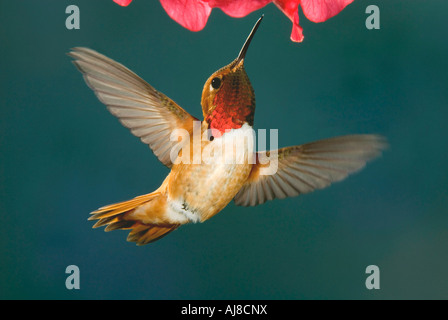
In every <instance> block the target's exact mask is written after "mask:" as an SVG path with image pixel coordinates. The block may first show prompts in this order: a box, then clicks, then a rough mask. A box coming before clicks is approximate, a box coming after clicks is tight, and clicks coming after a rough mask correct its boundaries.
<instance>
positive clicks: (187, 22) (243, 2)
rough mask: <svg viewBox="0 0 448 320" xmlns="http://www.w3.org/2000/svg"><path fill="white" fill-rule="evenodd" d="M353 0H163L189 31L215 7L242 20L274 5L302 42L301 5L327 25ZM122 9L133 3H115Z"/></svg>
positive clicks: (119, 0)
mask: <svg viewBox="0 0 448 320" xmlns="http://www.w3.org/2000/svg"><path fill="white" fill-rule="evenodd" d="M353 1H354V0H160V3H161V4H162V7H163V8H164V9H165V11H166V12H167V13H168V15H169V16H170V17H171V18H172V19H173V20H175V21H176V22H178V23H179V24H180V25H181V26H183V27H185V28H187V29H188V30H190V31H200V30H202V29H203V28H204V27H205V25H206V23H207V19H208V17H209V16H210V13H211V11H212V9H213V8H219V9H221V10H222V11H223V12H224V13H226V14H227V15H229V16H231V17H234V18H241V17H244V16H246V15H248V14H249V13H251V12H253V11H255V10H258V9H261V8H262V7H264V6H265V5H267V4H268V3H271V2H273V3H274V4H275V5H276V6H277V7H278V8H279V9H280V10H281V11H282V12H283V13H284V14H285V15H286V16H287V17H288V18H289V19H290V20H291V22H292V24H293V27H292V32H291V40H292V41H295V42H302V41H303V38H304V37H303V32H302V30H303V29H302V27H301V26H300V25H299V6H300V7H301V8H302V11H303V13H304V14H305V16H306V17H307V18H308V19H309V20H311V21H313V22H324V21H326V20H328V19H330V18H331V17H334V16H335V15H337V14H338V13H339V12H341V11H342V10H343V9H344V8H345V7H346V6H347V5H349V4H350V3H352V2H353ZM114 2H116V3H118V4H119V5H121V6H127V5H129V4H130V3H131V2H132V0H114Z"/></svg>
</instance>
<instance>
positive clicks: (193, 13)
mask: <svg viewBox="0 0 448 320" xmlns="http://www.w3.org/2000/svg"><path fill="white" fill-rule="evenodd" d="M160 3H161V4H162V7H163V8H164V9H165V11H166V13H168V15H169V16H170V17H171V19H173V20H174V21H176V22H177V23H179V24H180V25H181V26H182V27H184V28H187V29H188V30H190V31H199V30H202V29H203V28H204V27H205V25H206V23H207V19H208V16H209V15H210V12H211V11H212V8H211V7H210V6H209V5H208V3H207V2H205V1H200V0H160Z"/></svg>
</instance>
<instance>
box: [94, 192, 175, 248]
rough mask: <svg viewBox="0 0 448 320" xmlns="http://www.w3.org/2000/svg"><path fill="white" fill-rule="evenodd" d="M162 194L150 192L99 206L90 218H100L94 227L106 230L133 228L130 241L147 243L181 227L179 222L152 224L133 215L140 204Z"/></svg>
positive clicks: (138, 243)
mask: <svg viewBox="0 0 448 320" xmlns="http://www.w3.org/2000/svg"><path fill="white" fill-rule="evenodd" d="M158 196H160V192H153V193H148V194H145V195H142V196H138V197H136V198H134V199H131V200H128V201H123V202H119V203H114V204H111V205H107V206H104V207H101V208H99V209H98V210H96V211H93V212H92V213H91V216H90V217H89V220H98V221H97V222H96V223H95V224H94V226H93V228H98V227H102V226H106V228H105V229H104V231H112V230H118V229H123V230H129V229H130V230H131V231H130V233H129V236H128V238H127V240H128V241H132V242H136V243H137V245H145V244H148V243H150V242H154V241H156V240H158V239H160V238H162V237H164V236H165V235H167V234H168V233H170V232H171V231H174V230H175V229H177V228H178V227H179V224H160V223H157V224H151V223H144V222H142V221H140V220H139V219H136V218H134V217H133V216H132V213H133V212H134V211H135V209H137V208H138V207H139V206H141V205H143V204H145V203H147V202H149V201H152V200H154V199H155V198H156V197H158Z"/></svg>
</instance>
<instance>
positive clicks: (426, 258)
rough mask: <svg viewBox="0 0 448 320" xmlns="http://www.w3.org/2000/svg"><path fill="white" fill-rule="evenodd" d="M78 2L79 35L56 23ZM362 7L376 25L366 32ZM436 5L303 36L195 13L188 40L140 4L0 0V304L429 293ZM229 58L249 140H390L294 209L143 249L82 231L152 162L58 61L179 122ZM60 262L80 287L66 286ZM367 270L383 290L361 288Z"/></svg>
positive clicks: (442, 245) (442, 68)
mask: <svg viewBox="0 0 448 320" xmlns="http://www.w3.org/2000/svg"><path fill="white" fill-rule="evenodd" d="M70 4H76V5H78V6H79V8H80V11H81V29H80V30H67V29H66V28H65V19H66V17H67V16H68V15H67V14H65V8H66V7H67V6H68V5H70ZM369 4H375V5H378V6H379V8H380V10H381V29H380V30H367V29H366V27H365V19H366V18H367V14H366V13H365V8H366V7H367V6H368V5H369ZM447 12H448V4H447V2H446V1H441V0H440V1H436V0H433V1H427V2H426V3H423V2H422V1H404V0H388V1H380V0H376V1H364V0H356V1H355V2H354V3H353V4H351V5H350V6H348V7H347V8H346V9H345V10H344V11H343V12H342V13H341V14H339V15H338V16H336V17H335V18H332V19H330V20H329V21H327V22H325V23H319V24H316V23H312V22H310V21H308V20H307V19H306V18H305V17H304V15H303V12H300V13H299V14H300V19H301V21H300V23H301V25H302V27H303V28H304V34H305V41H304V42H303V43H300V44H297V43H293V42H291V41H290V40H289V35H290V31H291V22H290V21H289V20H288V19H287V18H286V16H284V15H283V14H282V13H281V12H280V10H278V9H277V8H276V7H275V6H274V5H272V4H270V5H268V6H266V7H265V8H263V9H261V10H259V11H256V12H254V13H252V14H250V15H249V16H247V17H245V18H241V19H234V18H230V17H229V16H226V15H225V14H223V13H222V11H220V10H219V9H215V10H213V12H212V14H211V16H210V18H209V21H208V23H207V26H206V27H205V29H204V30H202V31H200V32H197V33H194V32H190V31H188V30H187V29H184V28H182V27H181V26H180V25H178V24H177V23H176V22H175V21H173V20H171V19H170V18H169V17H168V16H167V14H166V13H165V11H164V10H163V9H162V7H161V5H160V3H159V2H158V1H142V0H134V1H133V3H132V4H131V5H130V6H129V7H127V8H122V7H119V6H118V5H116V4H115V3H113V2H112V0H110V1H87V0H86V1H30V0H28V1H1V2H0V58H1V59H0V298H2V299H447V298H448V273H447V270H448V250H447V244H448V212H447V211H448V210H447V206H448V197H447V191H448V188H447V185H448V170H447V160H448V157H447V155H448V148H447V146H448V144H447V137H448V135H447V129H446V121H447V119H448V109H447V107H448V104H447V102H448V93H447V87H448V72H447V71H448V60H447V56H448V42H447V39H448V28H447V23H446V15H447ZM262 13H264V14H265V18H264V20H263V23H262V24H261V26H260V29H259V30H258V33H257V35H256V36H255V38H254V40H253V42H252V45H251V48H250V50H249V52H248V55H247V59H246V70H247V73H248V75H249V77H250V79H251V82H252V85H253V87H254V89H255V92H256V97H257V111H256V116H255V127H256V129H271V128H272V129H279V145H280V146H287V145H295V144H302V143H305V142H310V141H314V140H317V139H322V138H327V137H332V136H337V135H343V134H351V133H379V134H382V135H384V136H386V137H387V138H388V140H389V143H390V148H389V149H388V150H387V151H386V152H385V153H384V155H383V156H382V157H381V158H380V159H378V160H376V161H374V162H372V163H370V164H369V165H368V166H367V167H366V168H365V169H364V170H363V171H362V172H360V173H358V174H356V175H353V176H351V177H350V178H348V179H347V180H345V181H344V182H341V183H337V184H334V185H333V186H332V187H330V188H328V189H325V190H321V191H316V192H314V193H311V194H307V195H303V196H299V197H296V198H291V199H285V200H275V201H271V202H269V203H266V204H264V205H262V206H257V207H251V208H243V207H237V206H235V205H234V204H233V203H231V204H229V206H228V207H227V208H226V209H225V210H224V211H223V212H221V213H220V214H218V215H217V216H215V217H213V218H212V219H211V220H209V221H206V222H205V223H203V224H196V225H187V226H184V227H182V228H180V229H178V230H177V231H175V232H173V233H171V234H170V235H169V236H167V237H166V238H164V239H162V240H160V241H158V242H155V243H153V244H150V245H147V246H144V247H137V246H135V244H134V243H129V242H126V241H125V239H126V235H127V232H126V231H114V232H110V233H104V232H103V230H102V229H95V230H93V229H92V228H91V227H92V225H93V223H92V222H91V221H87V217H88V214H89V212H91V211H92V210H94V209H96V208H98V207H100V206H102V205H105V204H110V203H113V202H117V201H122V200H127V199H129V198H132V197H134V196H137V195H140V194H144V193H148V192H150V191H153V190H154V189H156V188H157V187H158V186H159V185H160V184H161V182H162V181H163V179H164V177H165V176H166V175H167V174H168V172H169V171H168V169H167V168H165V167H164V166H163V165H162V164H161V163H159V162H158V160H157V159H156V157H155V156H154V155H153V154H152V152H151V151H150V150H149V148H148V147H147V146H146V145H144V144H142V143H141V142H140V140H139V139H137V138H135V137H134V136H133V135H132V134H130V133H129V132H128V130H127V129H126V128H124V127H122V126H121V125H120V123H119V122H118V121H117V120H116V119H115V118H114V117H113V116H112V115H110V114H109V113H108V111H107V110H106V108H105V107H104V106H103V105H102V104H101V103H100V102H99V101H98V100H97V99H96V97H95V96H94V94H93V93H92V92H91V90H90V89H89V88H88V87H87V86H86V84H85V83H84V81H83V79H82V76H81V74H80V73H79V72H78V71H77V70H76V69H75V67H74V66H73V65H72V63H71V62H70V60H71V59H70V58H69V57H68V56H66V53H67V52H68V51H69V49H70V48H71V47H75V46H87V47H90V48H93V49H95V50H97V51H99V52H101V53H104V54H106V55H107V56H109V57H111V58H113V59H115V60H117V61H119V62H121V63H123V64H124V65H126V66H127V67H129V68H130V69H131V70H133V71H135V72H136V73H137V74H139V75H140V76H141V77H143V78H144V79H145V80H146V81H148V82H149V83H151V84H152V85H153V86H154V87H155V88H157V89H158V90H160V91H162V92H164V93H165V94H167V95H168V96H169V97H171V98H172V99H174V100H175V101H176V102H178V103H179V104H180V105H181V106H182V107H184V108H185V109H186V110H188V111H189V112H191V113H192V114H193V115H194V116H197V117H200V116H201V109H200V97H201V92H202V86H203V83H204V82H205V80H206V79H207V78H208V76H209V75H210V74H211V73H212V72H214V71H215V70H217V69H218V68H220V67H222V66H224V65H226V64H227V63H229V62H230V61H232V60H233V59H234V58H235V57H236V55H237V54H238V52H239V50H240V48H241V46H242V44H243V42H244V40H245V38H246V36H247V34H248V33H249V31H250V29H251V28H252V26H253V24H254V23H255V21H256V20H257V18H258V17H259V16H260V15H261V14H262ZM71 264H74V265H77V266H78V267H79V268H80V272H81V278H80V280H81V289H80V290H67V289H66V287H65V280H66V277H67V276H68V275H67V274H66V273H65V268H66V267H67V266H68V265H71ZM372 264H373V265H377V266H378V267H379V268H380V271H381V282H380V284H381V289H380V290H367V289H366V287H365V279H366V277H367V275H366V274H365V269H366V267H367V266H368V265H372Z"/></svg>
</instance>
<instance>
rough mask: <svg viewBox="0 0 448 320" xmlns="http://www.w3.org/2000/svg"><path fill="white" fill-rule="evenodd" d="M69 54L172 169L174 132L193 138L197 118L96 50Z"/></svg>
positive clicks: (113, 108) (105, 99)
mask: <svg viewBox="0 0 448 320" xmlns="http://www.w3.org/2000/svg"><path fill="white" fill-rule="evenodd" d="M68 55H69V56H71V57H72V58H74V59H75V60H74V61H73V63H74V64H75V65H76V67H77V68H78V69H79V71H81V72H82V74H83V75H84V79H85V81H86V83H87V84H88V85H89V87H90V88H91V89H92V90H93V91H94V92H95V94H96V96H97V97H98V99H99V100H100V101H101V102H103V103H104V104H105V105H106V106H107V109H108V110H109V111H110V112H111V113H112V114H113V115H114V116H116V117H117V118H118V119H119V120H120V122H121V123H122V124H123V125H124V126H125V127H127V128H129V129H130V130H131V132H132V134H134V135H135V136H137V137H139V138H140V139H141V140H142V141H143V142H144V143H146V144H148V145H149V147H150V148H151V150H152V151H153V152H154V154H155V155H156V156H157V157H158V158H159V160H160V161H161V162H162V163H163V164H164V165H166V166H168V167H171V166H172V162H171V159H170V151H171V149H172V147H173V146H175V145H177V144H178V141H177V140H176V141H170V135H171V133H172V132H173V130H175V129H185V130H187V131H188V132H189V134H190V135H191V134H192V130H193V129H192V128H193V121H195V120H197V119H196V118H194V117H193V116H191V115H190V114H189V113H188V112H186V111H185V110H184V109H182V108H181V107H180V106H178V105H177V104H176V103H175V102H174V101H173V100H171V99H170V98H168V97H167V96H165V95H164V94H163V93H161V92H158V91H157V90H155V89H154V88H153V87H152V86H150V85H149V84H148V83H147V82H146V81H144V80H143V79H142V78H140V77H139V76H137V75H136V74H135V73H133V72H132V71H131V70H129V69H128V68H126V67H125V66H123V65H122V64H120V63H118V62H116V61H114V60H112V59H109V58H107V57H106V56H104V55H102V54H100V53H98V52H96V51H94V50H91V49H88V48H73V49H72V51H71V52H70V53H69V54H68Z"/></svg>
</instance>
